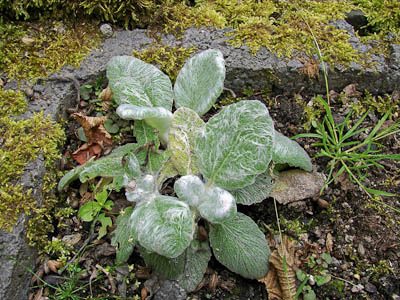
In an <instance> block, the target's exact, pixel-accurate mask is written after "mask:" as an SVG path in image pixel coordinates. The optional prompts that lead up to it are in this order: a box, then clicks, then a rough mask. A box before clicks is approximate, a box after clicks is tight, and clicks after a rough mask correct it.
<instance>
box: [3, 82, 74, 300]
mask: <svg viewBox="0 0 400 300" xmlns="http://www.w3.org/2000/svg"><path fill="white" fill-rule="evenodd" d="M7 85H8V88H10V87H16V86H18V85H17V84H14V83H13V82H10V83H7ZM71 89H72V90H73V84H72V83H69V82H64V83H62V84H61V85H59V84H58V83H57V82H51V83H50V84H48V85H46V88H45V89H44V92H43V94H42V95H41V97H42V99H43V100H44V101H35V103H33V102H30V103H29V105H28V108H27V112H26V113H25V114H23V115H22V116H21V117H19V118H29V117H31V116H32V115H33V114H34V113H35V112H39V111H42V110H43V111H44V114H45V115H50V116H51V119H52V120H53V121H57V120H59V119H60V118H62V117H63V116H64V117H63V118H64V119H66V118H67V116H66V113H65V110H66V108H67V107H69V106H70V105H71V103H72V101H73V100H74V96H73V95H74V94H73V93H72V92H71ZM45 171H46V170H45V167H44V159H43V157H42V156H39V157H38V158H37V159H36V160H34V161H32V162H30V163H29V164H28V165H27V166H26V167H25V171H24V173H23V174H22V176H21V179H20V182H19V183H20V184H22V185H23V186H24V187H25V188H27V189H31V190H32V194H31V195H32V197H33V198H34V199H35V200H36V202H37V203H38V205H39V206H40V205H41V204H42V200H43V195H42V185H43V176H44V173H45ZM28 220H29V218H28V217H27V216H25V215H20V216H19V218H18V223H17V224H16V225H15V226H14V227H13V230H12V232H8V231H0V266H1V272H0V299H7V300H20V299H27V295H28V287H29V282H30V279H31V277H32V275H31V273H30V272H29V271H30V270H33V269H34V267H35V261H36V257H37V253H36V251H35V249H33V248H31V247H30V246H29V245H28V241H27V239H26V226H27V224H28Z"/></svg>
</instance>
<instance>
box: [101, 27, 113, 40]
mask: <svg viewBox="0 0 400 300" xmlns="http://www.w3.org/2000/svg"><path fill="white" fill-rule="evenodd" d="M100 31H101V33H102V34H103V35H104V36H105V37H108V38H110V37H112V35H113V34H114V31H113V29H112V27H111V25H110V24H102V25H101V26H100Z"/></svg>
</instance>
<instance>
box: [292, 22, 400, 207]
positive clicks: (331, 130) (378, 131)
mask: <svg viewBox="0 0 400 300" xmlns="http://www.w3.org/2000/svg"><path fill="white" fill-rule="evenodd" d="M308 27H309V26H308ZM309 30H310V33H311V35H312V37H313V40H314V44H315V48H316V51H317V54H318V57H319V59H320V62H321V63H322V66H323V73H324V81H325V87H326V97H327V101H325V100H324V99H323V98H322V97H321V96H318V97H317V99H318V100H319V102H320V103H321V104H322V105H323V107H324V110H325V116H324V118H323V120H322V122H319V123H318V122H317V121H313V122H312V126H313V127H314V128H315V130H316V133H305V134H299V135H296V136H294V137H292V139H296V138H300V137H309V138H317V139H319V140H321V141H320V142H318V143H315V144H314V146H318V147H321V150H320V152H319V153H318V154H317V155H316V157H328V158H330V161H329V163H328V178H327V180H326V182H325V184H324V186H323V187H322V189H321V193H322V192H323V190H324V189H325V188H326V187H327V186H328V185H329V184H330V183H331V182H333V181H334V180H335V179H336V178H338V177H339V176H340V175H341V174H342V173H343V172H346V173H347V174H348V176H349V178H350V180H351V181H352V182H354V183H357V184H358V186H359V187H360V188H361V189H362V190H363V191H364V192H365V193H366V194H367V195H368V196H369V198H371V199H373V200H374V199H376V198H374V196H395V194H392V193H388V192H384V191H380V190H377V189H372V188H369V187H367V186H365V185H364V184H363V181H364V180H365V179H366V177H367V174H368V169H369V168H370V167H372V166H376V167H379V168H384V166H383V165H382V164H380V163H379V161H381V160H384V159H394V160H400V154H386V153H382V150H383V149H384V146H383V145H382V144H380V142H381V141H382V140H383V139H385V138H387V137H389V136H392V135H394V134H396V133H399V132H400V122H396V123H394V124H392V125H390V126H387V127H386V128H383V126H382V125H383V124H384V123H385V121H386V120H387V119H388V117H389V116H390V114H391V109H389V110H388V111H387V112H386V113H385V114H384V115H383V117H382V118H381V119H380V120H379V122H378V123H377V124H376V125H375V127H373V128H371V127H362V126H361V125H362V122H363V121H364V120H365V118H366V117H367V116H368V115H369V112H370V110H368V111H367V112H366V113H364V114H363V115H362V117H361V118H360V119H359V120H358V121H357V122H355V123H354V124H353V125H352V124H351V120H350V119H351V116H352V113H353V110H351V111H350V112H349V113H348V114H347V115H346V117H345V120H344V121H343V122H340V123H336V121H335V120H334V118H333V115H332V111H331V107H330V101H329V87H328V78H327V72H326V69H325V62H324V60H323V56H322V54H321V50H320V48H319V45H318V42H317V40H316V38H315V36H314V34H313V31H312V29H311V28H310V27H309ZM360 127H361V128H360ZM359 135H366V137H365V138H364V140H363V141H358V140H357V139H356V138H357V136H359ZM337 169H339V170H337ZM336 170H337V172H336V173H335V171H336ZM376 201H379V202H380V203H381V201H380V200H376ZM384 205H386V206H388V207H389V208H391V209H393V210H395V211H397V212H399V213H400V210H398V209H395V208H393V207H391V206H389V205H387V204H384Z"/></svg>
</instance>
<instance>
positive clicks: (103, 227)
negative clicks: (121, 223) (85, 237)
mask: <svg viewBox="0 0 400 300" xmlns="http://www.w3.org/2000/svg"><path fill="white" fill-rule="evenodd" d="M97 220H98V221H99V222H100V224H101V227H100V229H99V235H98V237H97V239H98V240H100V239H101V238H102V237H103V236H105V235H106V234H107V226H110V227H111V226H112V220H111V218H110V217H106V215H105V214H100V215H99V217H98V218H97Z"/></svg>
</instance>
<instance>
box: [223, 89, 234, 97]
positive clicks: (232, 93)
mask: <svg viewBox="0 0 400 300" xmlns="http://www.w3.org/2000/svg"><path fill="white" fill-rule="evenodd" d="M223 89H224V90H225V91H228V92H229V93H231V95H232V97H233V98H236V94H235V92H234V91H233V90H231V89H228V88H226V87H224V88H223Z"/></svg>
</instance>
